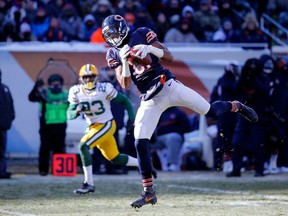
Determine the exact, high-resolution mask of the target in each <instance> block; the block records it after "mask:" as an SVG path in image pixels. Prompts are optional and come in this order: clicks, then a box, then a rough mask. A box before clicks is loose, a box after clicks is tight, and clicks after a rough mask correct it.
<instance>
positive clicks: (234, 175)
mask: <svg viewBox="0 0 288 216" xmlns="http://www.w3.org/2000/svg"><path fill="white" fill-rule="evenodd" d="M226 177H228V178H230V177H241V172H240V171H234V170H233V171H232V172H230V173H227V174H226Z"/></svg>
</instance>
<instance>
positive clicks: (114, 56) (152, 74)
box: [102, 15, 258, 208]
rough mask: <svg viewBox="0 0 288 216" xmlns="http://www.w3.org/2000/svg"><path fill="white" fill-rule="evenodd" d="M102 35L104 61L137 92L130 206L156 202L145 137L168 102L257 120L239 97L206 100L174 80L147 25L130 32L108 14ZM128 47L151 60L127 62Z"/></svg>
mask: <svg viewBox="0 0 288 216" xmlns="http://www.w3.org/2000/svg"><path fill="white" fill-rule="evenodd" d="M102 35H103V38H104V39H105V41H106V43H107V44H108V45H110V46H111V48H109V49H108V51H107V54H106V60H107V63H108V65H109V66H110V67H112V68H114V69H115V71H116V74H117V79H118V81H119V83H120V84H121V86H122V87H123V88H124V89H129V87H130V84H131V82H132V81H133V82H134V84H135V85H136V86H137V88H138V90H139V91H140V92H141V104H140V107H139V109H138V111H137V114H136V118H135V123H134V124H135V127H134V136H135V147H136V151H137V159H138V163H139V169H140V173H141V175H142V184H143V190H142V193H141V196H140V198H138V199H137V200H135V201H134V202H132V203H131V206H132V207H134V208H140V207H142V206H143V205H146V204H155V203H156V202H157V197H156V193H155V190H154V188H153V178H152V171H153V168H152V163H151V159H150V153H149V141H150V138H151V136H152V134H153V132H154V130H155V128H156V125H157V123H158V121H159V118H160V116H161V114H162V112H163V111H164V110H166V109H167V108H169V107H172V106H183V107H188V108H190V109H191V110H193V111H195V112H197V113H199V114H202V115H206V116H213V117H216V116H219V115H220V114H222V113H225V112H238V113H239V114H241V115H242V116H244V117H245V118H246V119H248V120H249V121H251V122H256V121H258V116H257V114H256V112H255V111H254V110H253V109H251V108H250V107H247V106H246V105H244V104H242V103H240V102H239V101H232V102H230V101H216V102H214V103H212V104H210V103H208V102H207V101H206V100H205V99H204V98H203V97H202V96H201V95H200V94H198V93H197V92H195V91H194V90H193V89H191V88H188V87H187V86H185V85H183V84H182V83H180V82H179V81H177V79H176V77H175V76H174V75H173V73H172V72H171V71H170V70H169V69H167V68H164V67H163V66H162V65H161V63H160V61H159V60H162V61H167V62H172V61H173V55H172V53H171V52H170V51H169V50H168V49H167V48H166V47H165V46H164V45H163V44H162V43H160V42H159V41H158V39H157V35H156V34H155V33H154V32H153V31H152V30H151V29H149V28H146V27H141V28H138V29H136V30H135V31H134V32H130V30H129V27H128V26H127V23H126V21H125V20H124V18H123V17H122V16H120V15H110V16H108V17H106V18H105V20H104V21H103V23H102ZM131 48H133V49H136V50H138V52H137V53H136V55H138V56H139V57H140V58H144V57H145V56H146V55H147V54H150V56H151V58H152V63H151V64H150V65H145V66H135V65H131V63H129V62H128V61H127V58H128V57H129V53H130V49H131Z"/></svg>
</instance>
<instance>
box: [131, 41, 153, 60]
mask: <svg viewBox="0 0 288 216" xmlns="http://www.w3.org/2000/svg"><path fill="white" fill-rule="evenodd" d="M133 49H135V50H138V51H137V52H136V54H135V55H136V56H139V58H141V59H143V58H144V57H145V56H146V55H147V54H148V53H151V46H150V45H144V44H139V45H136V46H134V47H133Z"/></svg>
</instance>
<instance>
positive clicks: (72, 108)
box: [67, 86, 80, 120]
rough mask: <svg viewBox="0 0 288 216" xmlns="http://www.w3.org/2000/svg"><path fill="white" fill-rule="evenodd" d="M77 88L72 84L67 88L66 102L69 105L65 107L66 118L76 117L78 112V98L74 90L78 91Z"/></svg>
mask: <svg viewBox="0 0 288 216" xmlns="http://www.w3.org/2000/svg"><path fill="white" fill-rule="evenodd" d="M78 90H79V88H77V87H75V86H73V87H71V88H70V89H69V94H68V102H69V107H68V109H67V119H69V120H71V119H75V118H77V117H78V116H79V115H80V114H79V113H78V112H77V110H76V109H77V106H78V104H79V100H78V98H77V96H76V92H78Z"/></svg>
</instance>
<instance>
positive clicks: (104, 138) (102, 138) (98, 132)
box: [81, 120, 119, 161]
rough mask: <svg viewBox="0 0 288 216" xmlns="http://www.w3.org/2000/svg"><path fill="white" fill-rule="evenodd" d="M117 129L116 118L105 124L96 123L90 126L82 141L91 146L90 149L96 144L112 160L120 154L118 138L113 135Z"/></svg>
mask: <svg viewBox="0 0 288 216" xmlns="http://www.w3.org/2000/svg"><path fill="white" fill-rule="evenodd" d="M115 131H116V123H115V120H110V121H108V122H106V123H104V124H101V123H96V124H93V125H90V126H89V128H88V132H87V133H86V134H85V135H84V136H83V137H82V139H81V142H82V143H85V144H86V145H87V146H89V148H90V149H91V148H94V147H95V146H96V147H97V148H98V149H99V150H100V151H101V153H102V155H103V156H104V157H105V158H106V159H107V160H109V161H111V160H113V159H114V158H115V157H116V156H117V155H118V154H119V150H118V147H117V144H116V140H115V138H114V136H113V135H114V133H115Z"/></svg>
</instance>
